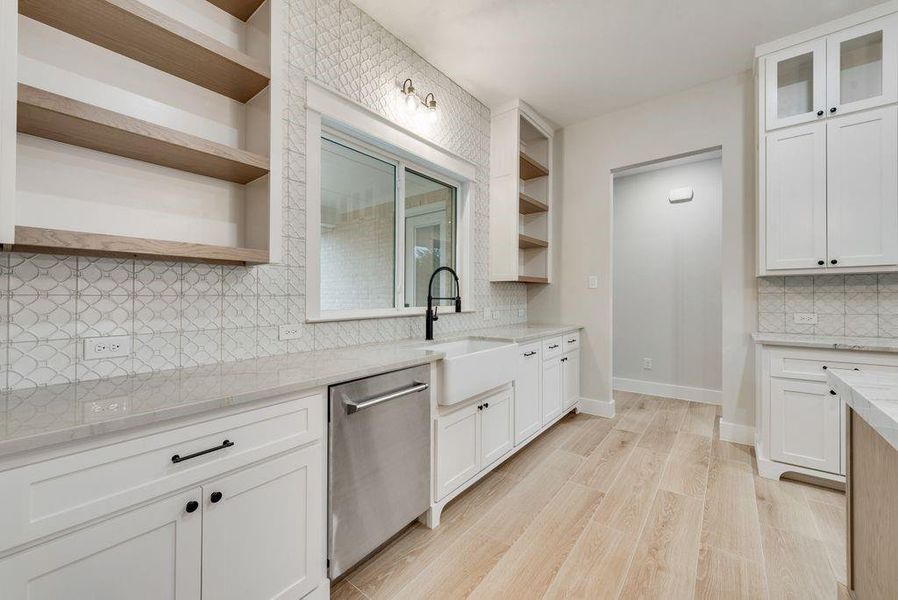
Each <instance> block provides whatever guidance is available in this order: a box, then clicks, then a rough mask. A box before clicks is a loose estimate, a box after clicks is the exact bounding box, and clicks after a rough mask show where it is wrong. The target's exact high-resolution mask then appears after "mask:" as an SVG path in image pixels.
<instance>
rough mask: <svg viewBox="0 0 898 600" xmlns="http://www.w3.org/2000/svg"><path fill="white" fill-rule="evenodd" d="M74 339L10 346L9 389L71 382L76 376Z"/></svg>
mask: <svg viewBox="0 0 898 600" xmlns="http://www.w3.org/2000/svg"><path fill="white" fill-rule="evenodd" d="M75 362H76V359H75V342H74V340H50V341H45V342H20V343H16V344H10V345H9V382H8V387H9V388H10V389H14V390H18V389H24V388H29V387H35V386H42V385H52V384H57V383H71V382H72V381H74V379H75V377H76V369H75Z"/></svg>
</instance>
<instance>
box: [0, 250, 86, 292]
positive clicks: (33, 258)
mask: <svg viewBox="0 0 898 600" xmlns="http://www.w3.org/2000/svg"><path fill="white" fill-rule="evenodd" d="M9 272H10V276H9V292H10V293H12V294H32V295H37V294H51V295H69V294H74V293H75V291H76V290H77V286H78V279H77V274H78V259H77V258H76V257H74V256H53V255H49V254H34V255H29V254H19V253H15V252H14V253H12V254H10V256H9Z"/></svg>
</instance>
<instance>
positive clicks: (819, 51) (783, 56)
mask: <svg viewBox="0 0 898 600" xmlns="http://www.w3.org/2000/svg"><path fill="white" fill-rule="evenodd" d="M764 70H765V73H764V77H765V82H764V83H765V85H766V87H767V103H766V104H767V105H766V113H767V129H777V128H779V127H788V126H790V125H798V124H801V123H807V122H808V121H813V120H815V119H818V118H820V117H822V116H823V115H824V110H825V107H826V40H825V39H819V40H813V41H811V42H808V43H806V44H800V45H798V46H793V47H791V48H786V49H785V50H780V51H779V52H775V53H773V54H771V55H770V56H768V57H767V58H766V59H765V69H764Z"/></svg>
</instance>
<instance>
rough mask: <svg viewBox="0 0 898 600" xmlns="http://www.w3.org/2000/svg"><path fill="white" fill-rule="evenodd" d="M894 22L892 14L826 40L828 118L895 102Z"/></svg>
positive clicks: (897, 50)
mask: <svg viewBox="0 0 898 600" xmlns="http://www.w3.org/2000/svg"><path fill="white" fill-rule="evenodd" d="M896 22H898V21H896V16H895V15H891V16H889V17H885V18H883V19H876V20H875V21H871V22H869V23H863V24H861V25H857V26H856V27H850V28H848V29H845V30H842V31H840V32H838V33H834V34H832V35H830V36H829V37H827V39H826V53H827V59H826V64H827V73H826V81H827V86H826V87H827V91H826V98H827V108H826V110H827V111H828V114H829V116H838V115H841V114H844V113H847V112H852V111H856V110H864V109H867V108H873V107H875V106H880V105H883V104H889V103H892V102H895V101H896V100H898V40H896V38H895V35H896Z"/></svg>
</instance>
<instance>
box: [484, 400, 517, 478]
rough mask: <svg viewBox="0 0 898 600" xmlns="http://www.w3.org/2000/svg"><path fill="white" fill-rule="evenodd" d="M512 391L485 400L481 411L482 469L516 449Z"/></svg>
mask: <svg viewBox="0 0 898 600" xmlns="http://www.w3.org/2000/svg"><path fill="white" fill-rule="evenodd" d="M512 397H513V396H512V390H511V388H509V389H506V390H504V391H502V392H499V393H498V394H495V395H494V396H491V397H489V398H487V399H486V400H484V402H483V404H482V406H483V408H481V409H480V468H481V469H483V468H485V467H488V466H489V465H491V464H493V463H494V462H496V461H497V460H499V459H500V458H502V457H503V456H505V454H506V453H508V451H509V450H511V449H512V448H513V447H514V429H513V428H514V425H513V415H512V412H513V407H512Z"/></svg>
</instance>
